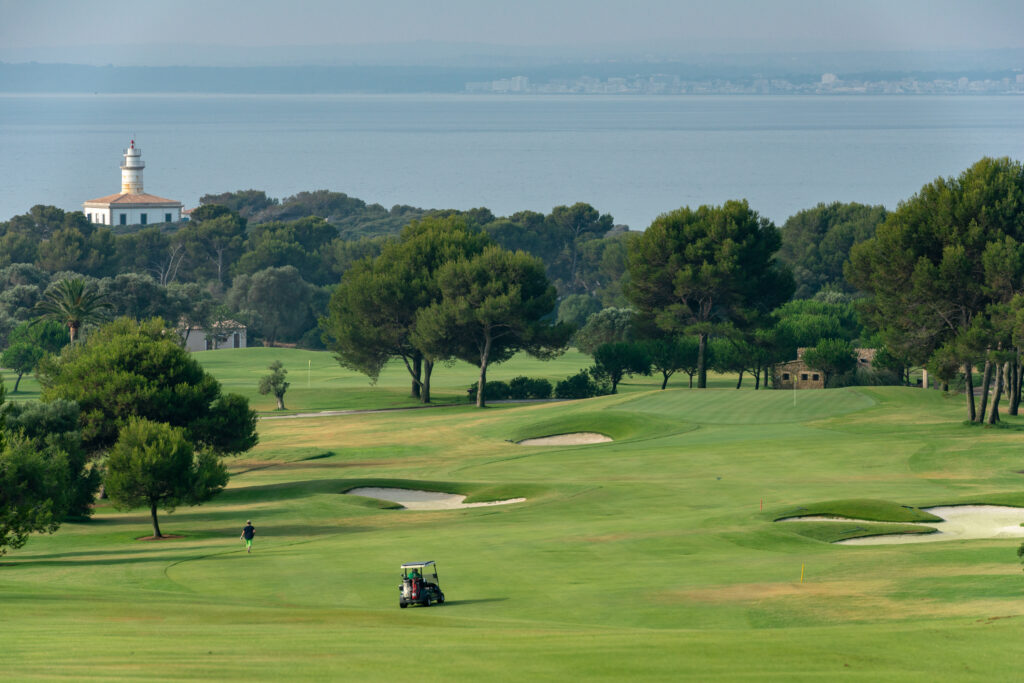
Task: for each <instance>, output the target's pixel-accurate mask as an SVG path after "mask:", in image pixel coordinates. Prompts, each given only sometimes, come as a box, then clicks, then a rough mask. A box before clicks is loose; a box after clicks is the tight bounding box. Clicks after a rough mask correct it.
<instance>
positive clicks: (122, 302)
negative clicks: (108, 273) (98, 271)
mask: <svg viewBox="0 0 1024 683" xmlns="http://www.w3.org/2000/svg"><path fill="white" fill-rule="evenodd" d="M97 293H98V295H99V297H100V298H101V300H102V301H104V302H105V303H106V304H107V306H108V307H109V310H110V312H111V313H112V314H114V315H116V316H118V317H120V316H127V317H129V318H135V319H136V320H145V319H146V318H165V319H167V320H176V319H177V318H178V316H180V315H181V314H182V313H183V312H184V311H183V310H182V307H181V302H178V301H173V300H172V299H171V298H170V296H169V294H168V290H167V288H166V287H163V286H161V285H160V284H159V283H158V282H157V281H156V280H154V279H153V278H152V277H150V276H149V275H140V274H139V273H122V274H120V275H118V276H116V277H108V278H103V279H102V280H100V281H99V282H98V283H97Z"/></svg>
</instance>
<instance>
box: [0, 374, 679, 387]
mask: <svg viewBox="0 0 1024 683" xmlns="http://www.w3.org/2000/svg"><path fill="white" fill-rule="evenodd" d="M661 374H662V376H663V377H664V378H665V379H663V380H661V390H662V391H664V390H665V387H667V386H668V373H667V372H664V371H662V373H661ZM14 390H15V391H17V390H18V385H17V384H15V385H14Z"/></svg>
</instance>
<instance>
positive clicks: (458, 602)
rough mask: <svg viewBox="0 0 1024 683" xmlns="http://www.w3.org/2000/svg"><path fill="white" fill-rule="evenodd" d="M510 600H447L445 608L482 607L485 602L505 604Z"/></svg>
mask: <svg viewBox="0 0 1024 683" xmlns="http://www.w3.org/2000/svg"><path fill="white" fill-rule="evenodd" d="M506 600H508V598H478V599H476V600H445V601H444V606H445V607H458V606H460V605H480V604H483V603H485V602H505V601H506Z"/></svg>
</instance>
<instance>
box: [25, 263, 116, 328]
mask: <svg viewBox="0 0 1024 683" xmlns="http://www.w3.org/2000/svg"><path fill="white" fill-rule="evenodd" d="M36 310H37V311H39V312H40V313H41V314H42V318H43V319H46V320H56V321H58V322H61V323H63V324H65V325H67V326H68V332H69V333H70V335H71V343H72V344H74V343H75V339H77V338H78V330H79V328H81V327H82V325H85V324H88V323H95V322H99V321H101V320H103V319H104V317H106V313H107V311H108V310H110V304H109V303H107V302H106V301H105V297H104V295H103V294H101V293H100V292H99V291H98V290H96V289H95V288H93V287H89V286H87V285H86V282H85V280H83V279H82V278H72V279H69V280H61V281H59V282H57V284H55V285H53V286H52V287H50V288H49V289H48V290H46V294H44V295H43V299H42V300H41V301H40V302H39V303H37V304H36Z"/></svg>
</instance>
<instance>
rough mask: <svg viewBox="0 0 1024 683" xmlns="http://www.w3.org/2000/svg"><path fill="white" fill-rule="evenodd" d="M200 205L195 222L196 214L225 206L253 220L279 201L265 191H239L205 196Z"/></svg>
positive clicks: (193, 214) (200, 199) (196, 211)
mask: <svg viewBox="0 0 1024 683" xmlns="http://www.w3.org/2000/svg"><path fill="white" fill-rule="evenodd" d="M199 204H200V205H201V206H200V207H199V208H198V209H196V210H195V211H193V212H192V219H193V220H195V215H196V213H198V212H199V211H205V210H207V207H208V206H210V205H213V206H218V205H219V206H223V207H225V208H227V209H230V210H231V211H233V212H235V213H237V214H238V215H239V216H241V217H243V218H252V217H253V216H255V215H257V214H259V213H260V212H261V211H264V210H266V209H269V208H270V207H272V206H276V205H277V204H278V200H276V199H274V198H273V197H268V196H267V193H266V192H264V191H263V190H238V191H237V192H223V193H221V194H204V195H203V196H202V197H200V198H199Z"/></svg>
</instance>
